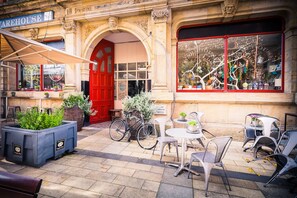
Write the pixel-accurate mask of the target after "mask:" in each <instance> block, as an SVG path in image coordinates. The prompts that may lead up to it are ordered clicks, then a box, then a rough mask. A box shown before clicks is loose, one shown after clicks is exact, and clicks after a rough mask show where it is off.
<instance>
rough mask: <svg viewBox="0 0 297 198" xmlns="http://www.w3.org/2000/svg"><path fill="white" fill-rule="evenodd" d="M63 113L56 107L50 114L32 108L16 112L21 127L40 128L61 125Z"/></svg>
mask: <svg viewBox="0 0 297 198" xmlns="http://www.w3.org/2000/svg"><path fill="white" fill-rule="evenodd" d="M63 115H64V111H63V109H56V110H55V111H54V112H53V114H50V115H49V114H47V113H44V112H39V111H36V110H35V109H32V110H28V111H26V112H18V113H17V120H18V123H19V125H20V127H21V128H23V129H31V130H41V129H47V128H52V127H55V126H59V125H61V124H62V120H63Z"/></svg>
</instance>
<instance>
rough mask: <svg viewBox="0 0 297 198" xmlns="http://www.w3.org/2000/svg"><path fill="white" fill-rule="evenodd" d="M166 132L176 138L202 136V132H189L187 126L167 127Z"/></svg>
mask: <svg viewBox="0 0 297 198" xmlns="http://www.w3.org/2000/svg"><path fill="white" fill-rule="evenodd" d="M166 134H167V135H170V136H172V137H175V138H188V139H196V138H201V137H202V133H188V132H187V129H186V128H171V129H167V130H166Z"/></svg>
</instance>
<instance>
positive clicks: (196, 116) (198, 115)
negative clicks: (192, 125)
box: [189, 111, 204, 129]
mask: <svg viewBox="0 0 297 198" xmlns="http://www.w3.org/2000/svg"><path fill="white" fill-rule="evenodd" d="M189 115H190V118H192V119H194V120H196V121H197V123H198V128H200V129H202V124H201V117H202V116H203V115H204V113H203V112H196V111H194V112H191V113H190V114H189Z"/></svg>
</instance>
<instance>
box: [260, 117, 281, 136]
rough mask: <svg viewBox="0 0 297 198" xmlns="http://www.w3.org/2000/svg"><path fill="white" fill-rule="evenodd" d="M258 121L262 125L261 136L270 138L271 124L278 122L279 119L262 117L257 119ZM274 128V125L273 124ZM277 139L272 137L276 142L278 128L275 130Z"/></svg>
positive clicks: (278, 132) (278, 133) (278, 134)
mask: <svg viewBox="0 0 297 198" xmlns="http://www.w3.org/2000/svg"><path fill="white" fill-rule="evenodd" d="M258 120H260V121H261V122H262V123H263V127H264V129H263V132H262V133H263V135H264V136H267V137H270V136H271V132H272V124H274V123H276V122H279V119H277V118H273V117H268V116H263V117H259V118H258ZM274 126H275V124H274ZM277 130H278V131H277V137H274V138H275V139H276V140H278V139H279V138H280V130H279V127H278V129H277Z"/></svg>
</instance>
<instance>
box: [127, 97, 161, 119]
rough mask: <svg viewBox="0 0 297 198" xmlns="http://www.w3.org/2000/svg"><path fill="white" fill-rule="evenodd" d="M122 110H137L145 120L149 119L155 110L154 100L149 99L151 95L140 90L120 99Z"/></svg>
mask: <svg viewBox="0 0 297 198" xmlns="http://www.w3.org/2000/svg"><path fill="white" fill-rule="evenodd" d="M122 104H123V110H124V111H132V110H135V109H136V110H138V111H140V113H141V114H142V115H143V118H144V120H145V121H149V120H150V119H151V118H152V117H153V115H154V112H155V105H154V102H153V101H152V100H151V95H150V94H149V93H146V92H141V93H140V94H137V95H135V96H134V97H130V96H128V97H126V98H125V99H123V101H122Z"/></svg>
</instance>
